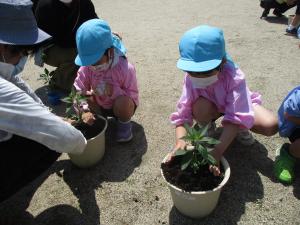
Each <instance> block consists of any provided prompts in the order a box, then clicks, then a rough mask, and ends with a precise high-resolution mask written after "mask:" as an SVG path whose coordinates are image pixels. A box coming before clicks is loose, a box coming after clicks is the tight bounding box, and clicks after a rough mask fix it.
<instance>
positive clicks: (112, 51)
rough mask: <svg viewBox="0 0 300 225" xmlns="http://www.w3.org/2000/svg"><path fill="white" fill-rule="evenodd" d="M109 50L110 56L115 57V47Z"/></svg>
mask: <svg viewBox="0 0 300 225" xmlns="http://www.w3.org/2000/svg"><path fill="white" fill-rule="evenodd" d="M108 51H109V57H110V58H113V57H114V54H115V51H114V48H110V49H109V50H108Z"/></svg>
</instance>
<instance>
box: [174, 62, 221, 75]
mask: <svg viewBox="0 0 300 225" xmlns="http://www.w3.org/2000/svg"><path fill="white" fill-rule="evenodd" d="M221 62H222V59H214V60H209V61H205V62H194V61H190V60H184V59H179V60H178V61H177V68H179V69H181V70H184V71H191V72H204V71H209V70H212V69H214V68H216V67H217V66H219V65H220V64H221Z"/></svg>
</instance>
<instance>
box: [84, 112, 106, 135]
mask: <svg viewBox="0 0 300 225" xmlns="http://www.w3.org/2000/svg"><path fill="white" fill-rule="evenodd" d="M96 116H97V118H99V119H102V120H104V122H105V125H104V127H103V129H102V131H101V132H100V133H98V134H97V135H96V136H94V137H92V138H89V139H88V140H94V139H95V138H96V137H98V136H100V135H102V134H103V133H104V132H105V131H106V129H107V126H108V122H107V119H106V118H104V117H103V116H101V115H98V114H97V115H96Z"/></svg>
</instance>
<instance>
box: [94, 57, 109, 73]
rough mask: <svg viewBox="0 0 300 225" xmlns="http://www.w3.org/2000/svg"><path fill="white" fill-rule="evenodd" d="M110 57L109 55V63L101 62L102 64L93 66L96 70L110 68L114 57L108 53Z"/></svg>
mask: <svg viewBox="0 0 300 225" xmlns="http://www.w3.org/2000/svg"><path fill="white" fill-rule="evenodd" d="M108 57H109V60H108V62H107V63H104V64H101V65H96V66H91V68H92V69H93V70H94V71H101V72H102V71H106V70H108V69H109V68H110V66H111V64H112V61H113V59H112V57H111V56H110V54H109V53H108Z"/></svg>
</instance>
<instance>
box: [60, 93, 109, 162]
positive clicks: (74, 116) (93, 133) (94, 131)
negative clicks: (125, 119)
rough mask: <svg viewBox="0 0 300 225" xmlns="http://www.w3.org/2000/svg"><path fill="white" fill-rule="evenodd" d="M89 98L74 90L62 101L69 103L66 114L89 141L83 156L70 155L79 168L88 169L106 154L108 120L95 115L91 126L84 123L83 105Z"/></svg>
mask: <svg viewBox="0 0 300 225" xmlns="http://www.w3.org/2000/svg"><path fill="white" fill-rule="evenodd" d="M86 99H87V97H85V96H82V95H81V94H80V93H78V92H76V90H74V89H72V91H71V92H70V94H69V95H68V96H67V97H65V98H63V99H62V101H63V102H66V103H67V108H66V114H67V116H68V118H69V119H71V120H72V121H73V122H72V123H71V124H72V125H73V126H74V127H75V128H76V129H78V130H80V131H81V133H82V134H83V135H84V137H85V138H86V139H87V146H86V148H85V150H84V151H83V153H82V154H80V155H75V154H69V157H70V159H71V161H72V162H73V163H74V164H75V165H76V166H78V167H81V168H87V167H91V166H94V165H95V164H97V163H98V162H99V161H100V160H101V159H102V157H103V155H104V152H105V131H106V128H107V120H106V119H105V118H104V117H102V116H100V115H94V117H95V121H94V123H93V124H91V125H89V124H87V123H85V122H84V121H83V119H82V118H83V114H84V113H85V112H84V109H83V103H85V102H86Z"/></svg>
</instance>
